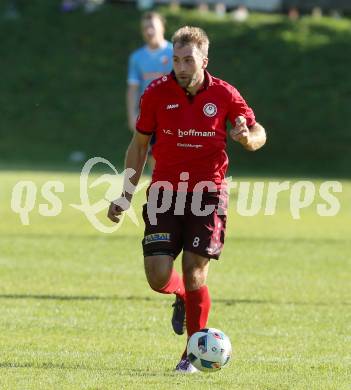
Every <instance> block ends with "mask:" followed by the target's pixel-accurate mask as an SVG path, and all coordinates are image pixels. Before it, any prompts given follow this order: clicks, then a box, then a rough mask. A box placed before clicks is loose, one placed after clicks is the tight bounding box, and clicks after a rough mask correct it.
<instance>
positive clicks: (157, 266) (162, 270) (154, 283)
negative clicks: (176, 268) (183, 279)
mask: <svg viewBox="0 0 351 390" xmlns="http://www.w3.org/2000/svg"><path fill="white" fill-rule="evenodd" d="M172 266H173V264H172V263H169V262H167V261H158V260H157V259H151V260H149V261H148V260H147V259H145V275H146V279H147V281H148V283H149V285H150V287H151V288H152V289H153V290H155V291H159V290H161V289H162V288H163V287H164V286H165V285H166V284H167V283H168V281H169V279H170V277H171V274H172Z"/></svg>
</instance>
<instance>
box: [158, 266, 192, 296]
mask: <svg viewBox="0 0 351 390" xmlns="http://www.w3.org/2000/svg"><path fill="white" fill-rule="evenodd" d="M156 291H157V292H159V293H161V294H176V295H178V296H179V297H180V298H181V299H183V300H185V288H184V282H183V279H182V278H181V277H180V276H179V274H178V272H177V271H176V270H175V269H174V268H173V269H172V273H171V277H170V278H169V281H168V282H167V284H166V285H165V286H164V287H162V288H160V289H159V290H156Z"/></svg>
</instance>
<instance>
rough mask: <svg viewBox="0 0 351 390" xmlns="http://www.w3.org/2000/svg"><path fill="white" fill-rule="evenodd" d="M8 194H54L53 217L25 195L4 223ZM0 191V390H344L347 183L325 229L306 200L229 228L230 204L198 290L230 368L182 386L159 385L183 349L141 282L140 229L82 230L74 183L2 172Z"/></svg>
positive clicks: (162, 303) (164, 299)
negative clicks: (26, 189) (57, 187)
mask: <svg viewBox="0 0 351 390" xmlns="http://www.w3.org/2000/svg"><path fill="white" fill-rule="evenodd" d="M19 180H31V181H33V182H34V183H35V184H36V185H37V186H38V189H40V187H41V185H42V184H43V183H45V182H46V181H47V180H60V181H63V182H64V185H65V190H64V192H63V193H61V194H58V195H59V197H60V199H61V200H62V212H61V213H60V214H59V215H58V216H56V217H51V218H49V217H43V216H41V215H40V214H39V213H38V206H39V204H40V203H46V201H45V199H43V197H42V195H41V194H40V191H38V196H37V202H36V204H35V209H34V210H33V211H32V212H31V213H30V214H29V220H30V225H29V226H22V225H21V223H20V219H19V216H18V215H16V214H15V213H14V212H13V211H12V210H11V192H12V189H13V187H14V185H15V183H16V182H17V181H19ZM252 180H254V179H252ZM260 180H262V179H260ZM267 180H268V179H267ZM0 183H1V190H0V216H1V224H0V272H1V284H0V302H1V306H0V318H1V320H0V351H1V352H0V388H1V389H6V390H7V389H11V390H12V389H20V390H24V389H26V390H27V389H28V390H29V389H39V388H43V389H45V390H48V389H62V390H63V389H104V390H105V389H139V388H140V389H141V388H143V389H165V388H174V389H176V388H179V389H181V388H186V389H199V388H202V389H249V390H251V389H262V390H263V389H277V390H278V389H279V390H281V389H294V390H295V389H308V390H311V389H316V390H317V389H318V390H319V389H337V390H341V389H350V386H351V380H350V378H351V370H350V365H351V352H350V351H351V349H350V343H351V339H350V332H351V327H350V324H351V314H350V313H351V310H350V306H351V298H350V274H351V260H350V253H351V240H350V237H351V224H350V215H351V214H350V213H351V203H350V195H351V182H350V181H343V182H342V183H343V192H342V193H341V194H337V196H338V198H339V200H340V203H341V210H340V212H339V214H338V215H337V216H335V217H329V218H327V217H320V216H318V215H317V213H316V204H317V203H318V202H319V201H320V199H319V198H317V199H316V201H315V202H314V204H313V205H312V206H311V207H309V208H308V209H306V210H303V211H302V212H301V219H300V220H294V219H292V217H291V215H290V212H289V207H288V206H289V202H288V194H287V193H286V194H285V195H284V196H282V197H281V198H280V199H279V202H278V210H277V214H276V215H274V216H271V217H268V216H264V215H263V212H262V211H261V212H260V213H259V214H258V215H257V216H255V217H241V216H240V215H238V213H237V212H236V211H235V210H236V207H235V196H236V194H235V193H233V196H232V199H231V204H230V216H229V217H230V218H229V225H228V230H227V240H226V246H225V250H224V252H223V255H222V258H221V260H220V261H219V262H213V263H212V264H211V269H210V275H209V280H208V284H209V288H210V291H211V294H212V299H213V306H212V311H211V314H210V320H209V325H210V326H213V327H217V328H220V329H222V330H223V331H225V332H226V333H227V334H228V335H229V337H230V338H231V341H232V344H233V347H234V356H233V359H232V361H231V364H230V366H229V367H228V368H227V369H225V370H222V371H220V372H218V373H214V374H212V375H206V374H199V375H193V376H180V375H177V374H175V373H174V372H173V369H174V366H175V364H176V363H177V361H178V358H179V356H180V353H181V351H182V349H183V347H184V343H185V337H179V336H175V335H174V334H173V333H172V330H171V326H170V316H171V303H172V301H173V299H172V297H169V296H164V295H158V294H156V293H154V292H153V291H151V290H150V289H149V288H148V286H147V283H146V281H145V277H144V274H143V264H142V254H141V246H140V240H141V237H142V230H143V227H142V224H141V225H140V226H139V227H136V226H134V225H133V224H132V223H131V222H130V221H128V220H126V221H125V223H124V225H123V227H122V228H121V229H120V230H118V231H117V232H116V233H114V234H111V235H109V234H103V233H100V232H98V231H97V230H96V229H94V228H93V227H92V226H91V225H90V223H89V222H88V220H87V219H86V217H85V216H84V214H83V213H81V212H80V211H78V210H77V209H74V208H72V207H71V206H70V204H71V203H79V202H80V201H79V175H78V174H75V173H62V172H22V171H11V172H10V171H7V172H6V171H2V172H1V173H0ZM314 183H315V184H316V186H318V185H319V183H320V182H317V181H315V182H314ZM104 190H106V188H98V189H96V191H97V193H96V194H93V195H92V197H94V196H96V198H98V196H101V195H102V194H103V192H104ZM143 199H144V195H143V192H141V193H139V194H138V195H137V197H136V199H135V202H134V205H135V208H136V210H137V211H138V216H139V219H140V206H141V204H142V202H143ZM103 214H104V212H102V213H101V214H100V215H99V216H100V220H101V221H103V220H104V217H103ZM106 224H107V222H106ZM176 264H177V268H179V260H178V261H177V263H176Z"/></svg>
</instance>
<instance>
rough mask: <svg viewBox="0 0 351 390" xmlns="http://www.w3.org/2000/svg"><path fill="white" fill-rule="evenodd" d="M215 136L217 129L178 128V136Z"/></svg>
mask: <svg viewBox="0 0 351 390" xmlns="http://www.w3.org/2000/svg"><path fill="white" fill-rule="evenodd" d="M187 136H191V137H215V136H216V132H215V131H197V130H195V129H189V130H180V129H178V137H180V138H182V137H187Z"/></svg>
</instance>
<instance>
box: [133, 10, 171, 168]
mask: <svg viewBox="0 0 351 390" xmlns="http://www.w3.org/2000/svg"><path fill="white" fill-rule="evenodd" d="M141 31H142V35H143V39H144V41H145V43H146V44H145V45H144V46H143V47H141V48H139V49H137V50H136V51H134V52H133V53H132V54H131V55H130V57H129V64H128V89H127V115H128V126H129V129H130V130H131V131H132V132H133V133H134V131H135V124H136V118H137V116H138V104H139V100H140V96H141V95H142V93H143V92H144V90H145V88H146V87H147V86H148V85H149V84H150V82H151V81H153V80H154V79H157V78H158V77H160V76H163V75H165V74H167V73H169V72H170V71H171V70H172V54H173V48H172V44H171V43H170V42H168V41H166V40H165V38H164V33H165V21H164V19H163V17H162V16H161V15H160V14H158V13H157V12H147V13H145V14H144V15H143V16H142V18H141ZM155 141H156V139H155V136H153V137H152V138H151V142H150V144H151V146H152V145H153V144H154V143H155ZM151 153H152V150H151V149H150V155H149V165H150V168H151V170H152V169H153V167H154V164H155V162H154V159H153V157H152V154H151Z"/></svg>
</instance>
